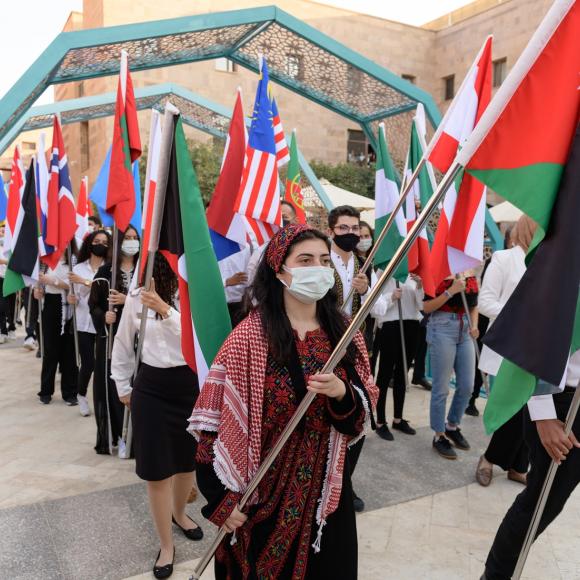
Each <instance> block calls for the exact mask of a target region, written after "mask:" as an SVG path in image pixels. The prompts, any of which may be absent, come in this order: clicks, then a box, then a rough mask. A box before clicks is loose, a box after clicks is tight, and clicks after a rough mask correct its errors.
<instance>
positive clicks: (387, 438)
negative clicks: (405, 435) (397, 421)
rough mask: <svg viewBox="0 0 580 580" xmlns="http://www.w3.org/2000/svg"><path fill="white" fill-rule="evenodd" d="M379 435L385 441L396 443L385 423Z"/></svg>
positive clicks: (378, 432)
mask: <svg viewBox="0 0 580 580" xmlns="http://www.w3.org/2000/svg"><path fill="white" fill-rule="evenodd" d="M377 435H378V436H379V437H380V438H381V439H384V440H385V441H394V440H395V438H394V437H393V434H392V433H391V432H390V431H389V426H388V425H387V424H386V423H385V424H384V425H381V426H380V427H379V428H378V429H377Z"/></svg>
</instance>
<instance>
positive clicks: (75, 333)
mask: <svg viewBox="0 0 580 580" xmlns="http://www.w3.org/2000/svg"><path fill="white" fill-rule="evenodd" d="M66 253H67V257H68V271H69V273H72V271H73V264H72V250H71V245H70V244H69V245H68V247H67V249H66ZM69 294H70V295H71V296H72V297H73V298H74V297H75V286H74V284H73V283H72V282H71V283H70V290H69ZM72 307H73V308H72V313H73V336H74V341H75V358H76V361H77V368H78V369H80V368H81V354H80V350H79V333H78V330H77V305H76V303H73V305H72Z"/></svg>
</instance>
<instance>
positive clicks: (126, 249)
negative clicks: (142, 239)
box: [121, 240, 140, 256]
mask: <svg viewBox="0 0 580 580" xmlns="http://www.w3.org/2000/svg"><path fill="white" fill-rule="evenodd" d="M139 247H140V244H139V240H123V243H122V244H121V252H123V254H125V256H134V255H135V254H136V253H137V252H138V251H139Z"/></svg>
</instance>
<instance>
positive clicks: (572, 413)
mask: <svg viewBox="0 0 580 580" xmlns="http://www.w3.org/2000/svg"><path fill="white" fill-rule="evenodd" d="M579 408H580V386H578V387H576V392H575V393H574V398H573V399H572V404H571V405H570V409H568V415H567V416H566V423H565V425H564V432H565V433H566V435H570V432H571V431H572V426H573V425H574V421H575V420H576V415H577V414H578V409H579ZM557 469H558V464H557V463H556V462H555V461H554V460H552V462H551V463H550V467H549V468H548V472H547V473H546V479H545V481H544V485H543V487H542V491H541V493H540V497H539V498H538V503H537V504H536V508H535V510H534V515H533V516H532V520H531V522H530V526H529V528H528V533H527V534H526V539H525V540H524V544H523V546H522V550H521V552H520V555H519V558H518V561H517V563H516V568H515V571H514V574H513V576H512V578H513V580H520V577H521V575H522V572H523V570H524V566H525V565H526V560H527V558H528V554H529V553H530V548H531V547H532V544H533V543H534V540H535V539H536V534H537V533H538V526H539V525H540V521H541V518H542V514H543V513H544V508H545V507H546V502H547V501H548V497H549V495H550V490H551V489H552V484H553V483H554V478H555V477H556V470H557Z"/></svg>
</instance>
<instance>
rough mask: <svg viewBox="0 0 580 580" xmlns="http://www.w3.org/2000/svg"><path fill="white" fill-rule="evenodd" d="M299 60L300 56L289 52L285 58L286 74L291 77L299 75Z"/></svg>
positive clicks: (294, 77)
mask: <svg viewBox="0 0 580 580" xmlns="http://www.w3.org/2000/svg"><path fill="white" fill-rule="evenodd" d="M300 68H301V62H300V57H298V56H296V55H293V54H289V55H288V56H287V58H286V74H287V75H288V76H289V77H290V78H293V79H297V78H299V77H300Z"/></svg>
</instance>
